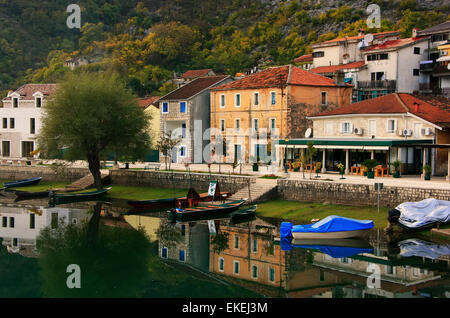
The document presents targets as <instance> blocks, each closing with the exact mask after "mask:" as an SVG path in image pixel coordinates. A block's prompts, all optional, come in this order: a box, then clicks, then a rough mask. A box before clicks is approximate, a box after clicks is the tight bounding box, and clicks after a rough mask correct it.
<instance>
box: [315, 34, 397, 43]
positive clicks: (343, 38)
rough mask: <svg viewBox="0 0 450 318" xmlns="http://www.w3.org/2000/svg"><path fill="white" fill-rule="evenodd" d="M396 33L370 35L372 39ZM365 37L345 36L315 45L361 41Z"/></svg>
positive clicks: (363, 35)
mask: <svg viewBox="0 0 450 318" xmlns="http://www.w3.org/2000/svg"><path fill="white" fill-rule="evenodd" d="M396 33H398V31H385V32H378V33H372V35H373V36H374V37H379V36H383V35H390V34H396ZM365 36H366V34H362V35H354V36H345V37H341V38H336V39H332V40H328V41H324V42H320V43H317V44H327V43H334V42H341V41H352V40H362V39H364V37H365Z"/></svg>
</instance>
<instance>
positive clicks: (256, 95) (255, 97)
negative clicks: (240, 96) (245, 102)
mask: <svg viewBox="0 0 450 318" xmlns="http://www.w3.org/2000/svg"><path fill="white" fill-rule="evenodd" d="M253 105H254V106H258V105H259V93H254V94H253Z"/></svg>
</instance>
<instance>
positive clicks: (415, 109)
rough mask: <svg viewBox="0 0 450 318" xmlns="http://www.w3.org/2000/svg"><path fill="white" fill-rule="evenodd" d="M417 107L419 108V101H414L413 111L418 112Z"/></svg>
mask: <svg viewBox="0 0 450 318" xmlns="http://www.w3.org/2000/svg"><path fill="white" fill-rule="evenodd" d="M419 109H420V107H419V103H417V102H414V112H415V113H418V112H419Z"/></svg>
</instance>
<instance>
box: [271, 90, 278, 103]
mask: <svg viewBox="0 0 450 318" xmlns="http://www.w3.org/2000/svg"><path fill="white" fill-rule="evenodd" d="M276 103H277V93H276V92H271V93H270V104H271V105H272V106H273V105H276Z"/></svg>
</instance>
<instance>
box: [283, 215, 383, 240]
mask: <svg viewBox="0 0 450 318" xmlns="http://www.w3.org/2000/svg"><path fill="white" fill-rule="evenodd" d="M373 227H374V224H373V221H371V220H356V219H351V218H345V217H341V216H336V215H330V216H327V217H326V218H324V219H322V220H320V221H319V222H316V223H313V224H305V225H295V226H293V225H292V223H290V222H283V223H282V224H281V228H280V236H281V237H292V238H294V239H345V238H352V237H364V236H365V235H367V233H368V231H369V230H370V229H372V228H373Z"/></svg>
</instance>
